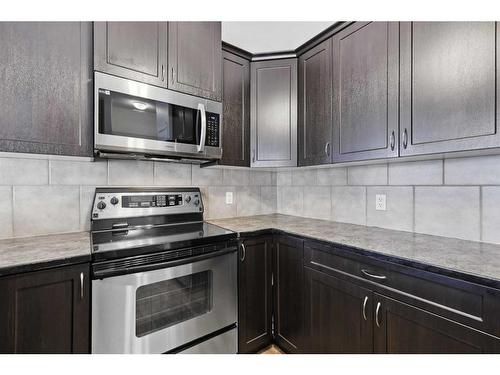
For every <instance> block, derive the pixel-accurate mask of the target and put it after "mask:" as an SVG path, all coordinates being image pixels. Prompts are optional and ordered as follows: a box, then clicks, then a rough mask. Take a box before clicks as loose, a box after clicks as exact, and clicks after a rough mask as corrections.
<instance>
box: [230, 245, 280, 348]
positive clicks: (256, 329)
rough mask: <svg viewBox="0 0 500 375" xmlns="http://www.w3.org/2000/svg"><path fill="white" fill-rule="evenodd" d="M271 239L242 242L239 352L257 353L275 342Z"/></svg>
mask: <svg viewBox="0 0 500 375" xmlns="http://www.w3.org/2000/svg"><path fill="white" fill-rule="evenodd" d="M272 244H273V238H272V236H261V237H256V238H249V239H246V240H244V241H243V242H242V245H241V249H240V261H239V267H238V285H239V286H238V352H239V353H255V352H257V351H258V350H260V349H263V348H265V347H266V346H268V345H270V344H271V343H272V341H273V331H272V314H273V296H272V295H273V289H272V288H273V286H272V273H273V256H272Z"/></svg>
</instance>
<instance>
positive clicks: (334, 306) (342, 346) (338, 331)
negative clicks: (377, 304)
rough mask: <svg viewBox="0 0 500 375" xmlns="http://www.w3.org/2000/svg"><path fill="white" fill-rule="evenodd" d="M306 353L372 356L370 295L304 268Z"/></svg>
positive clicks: (331, 277)
mask: <svg viewBox="0 0 500 375" xmlns="http://www.w3.org/2000/svg"><path fill="white" fill-rule="evenodd" d="M304 274H305V287H304V290H305V296H306V299H305V305H306V315H305V323H306V327H307V341H308V342H307V346H306V348H305V352H308V353H342V354H348V353H372V352H373V340H372V337H373V333H372V332H373V319H372V292H371V291H370V290H368V289H365V288H362V287H360V286H357V285H355V284H352V283H350V282H347V281H344V280H340V279H338V278H335V277H333V276H330V275H327V274H325V273H322V272H319V271H316V270H313V269H311V268H307V267H305V268H304Z"/></svg>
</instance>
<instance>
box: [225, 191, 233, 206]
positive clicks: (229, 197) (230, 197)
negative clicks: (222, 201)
mask: <svg viewBox="0 0 500 375" xmlns="http://www.w3.org/2000/svg"><path fill="white" fill-rule="evenodd" d="M226 204H233V192H232V191H226Z"/></svg>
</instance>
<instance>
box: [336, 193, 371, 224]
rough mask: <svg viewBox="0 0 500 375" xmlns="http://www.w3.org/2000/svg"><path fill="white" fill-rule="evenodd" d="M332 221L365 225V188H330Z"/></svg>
mask: <svg viewBox="0 0 500 375" xmlns="http://www.w3.org/2000/svg"><path fill="white" fill-rule="evenodd" d="M332 220H334V221H340V222H343V223H351V224H360V225H366V188H365V187H364V186H334V187H332Z"/></svg>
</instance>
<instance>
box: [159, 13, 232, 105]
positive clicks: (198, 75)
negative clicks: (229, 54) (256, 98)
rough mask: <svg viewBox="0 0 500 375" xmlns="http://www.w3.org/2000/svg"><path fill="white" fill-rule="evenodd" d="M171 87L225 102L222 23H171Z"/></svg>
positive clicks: (169, 41) (169, 43)
mask: <svg viewBox="0 0 500 375" xmlns="http://www.w3.org/2000/svg"><path fill="white" fill-rule="evenodd" d="M168 77H169V79H168V87H169V88H170V89H172V90H176V91H181V92H184V93H186V94H191V95H196V96H200V97H203V98H207V99H211V100H216V101H221V100H222V41H221V23H220V22H169V23H168Z"/></svg>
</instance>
